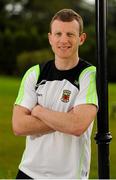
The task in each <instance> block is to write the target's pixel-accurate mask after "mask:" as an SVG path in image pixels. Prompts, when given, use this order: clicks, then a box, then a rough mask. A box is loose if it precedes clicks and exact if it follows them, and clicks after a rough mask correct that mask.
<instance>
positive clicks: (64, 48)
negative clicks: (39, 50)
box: [58, 46, 70, 50]
mask: <svg viewBox="0 0 116 180" xmlns="http://www.w3.org/2000/svg"><path fill="white" fill-rule="evenodd" d="M58 48H59V49H61V50H66V49H69V48H70V46H59V47H58Z"/></svg>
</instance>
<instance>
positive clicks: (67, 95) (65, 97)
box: [61, 90, 71, 103]
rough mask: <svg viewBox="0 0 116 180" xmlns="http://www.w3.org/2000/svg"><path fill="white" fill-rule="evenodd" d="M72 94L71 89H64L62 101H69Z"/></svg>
mask: <svg viewBox="0 0 116 180" xmlns="http://www.w3.org/2000/svg"><path fill="white" fill-rule="evenodd" d="M70 95H71V91H69V90H63V93H62V97H61V101H62V102H64V103H67V102H69V99H70Z"/></svg>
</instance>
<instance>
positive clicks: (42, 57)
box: [17, 49, 53, 75]
mask: <svg viewBox="0 0 116 180" xmlns="http://www.w3.org/2000/svg"><path fill="white" fill-rule="evenodd" d="M50 59H53V53H52V51H51V50H49V49H42V50H39V51H31V52H23V53H21V54H19V55H18V56H17V69H18V75H22V74H24V72H25V71H26V70H27V69H28V68H30V67H31V66H33V65H36V64H41V63H44V62H46V61H48V60H50Z"/></svg>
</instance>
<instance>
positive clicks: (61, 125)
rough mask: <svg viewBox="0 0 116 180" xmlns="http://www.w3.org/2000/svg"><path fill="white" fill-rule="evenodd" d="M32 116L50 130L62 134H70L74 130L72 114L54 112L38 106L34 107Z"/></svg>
mask: <svg viewBox="0 0 116 180" xmlns="http://www.w3.org/2000/svg"><path fill="white" fill-rule="evenodd" d="M32 114H33V116H35V117H38V118H39V119H41V120H42V121H43V122H44V123H45V124H46V125H48V126H49V127H51V128H52V129H54V130H56V131H60V132H63V133H68V134H72V130H73V129H74V127H73V126H74V116H73V114H72V113H67V112H56V111H52V110H48V109H46V108H43V107H40V106H38V107H35V109H34V111H32ZM72 119H73V120H72Z"/></svg>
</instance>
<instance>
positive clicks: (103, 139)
mask: <svg viewBox="0 0 116 180" xmlns="http://www.w3.org/2000/svg"><path fill="white" fill-rule="evenodd" d="M94 139H95V140H96V144H109V143H110V141H111V140H112V136H111V133H110V132H106V133H102V132H100V133H99V132H98V133H96V136H95V138H94Z"/></svg>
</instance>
